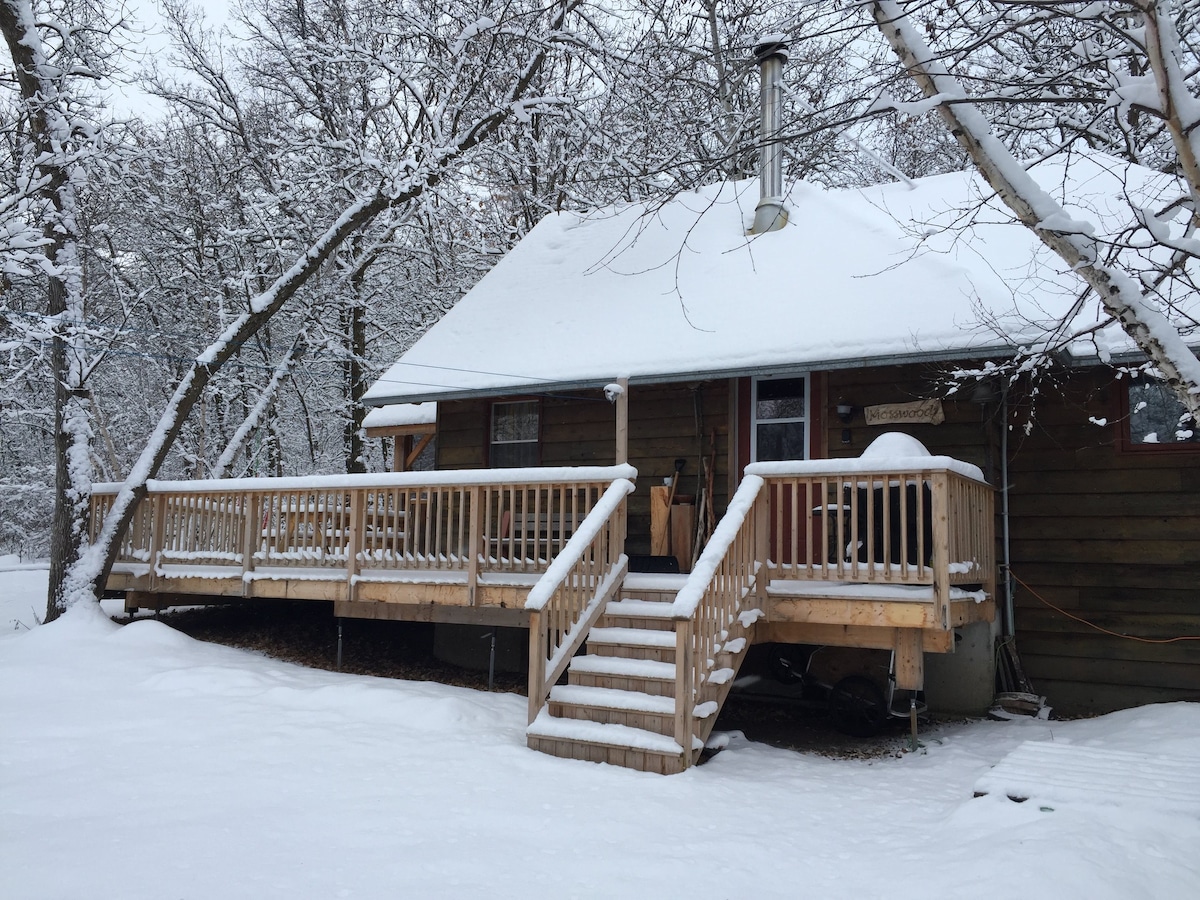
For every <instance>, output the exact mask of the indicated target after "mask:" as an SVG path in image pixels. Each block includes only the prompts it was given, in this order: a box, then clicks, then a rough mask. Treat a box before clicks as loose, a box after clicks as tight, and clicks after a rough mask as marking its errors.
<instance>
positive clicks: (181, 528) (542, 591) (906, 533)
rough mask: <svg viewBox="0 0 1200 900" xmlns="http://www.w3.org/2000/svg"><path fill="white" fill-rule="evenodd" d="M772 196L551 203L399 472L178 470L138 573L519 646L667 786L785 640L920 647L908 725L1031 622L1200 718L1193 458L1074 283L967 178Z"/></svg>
mask: <svg viewBox="0 0 1200 900" xmlns="http://www.w3.org/2000/svg"><path fill="white" fill-rule="evenodd" d="M770 54H771V51H770V48H767V51H766V53H765V54H763V55H765V56H766V57H767V58H768V59H769V57H770ZM769 127H770V126H769V124H768V123H764V133H770V132H769ZM765 155H766V154H764V156H765ZM1035 175H1036V177H1038V178H1039V179H1040V180H1041V182H1042V183H1043V184H1044V185H1045V186H1046V188H1047V190H1050V191H1052V192H1054V193H1055V194H1056V195H1058V197H1059V199H1060V200H1062V201H1064V202H1066V203H1067V204H1068V206H1069V207H1073V208H1078V209H1082V210H1084V211H1085V212H1086V213H1087V214H1088V215H1089V216H1090V217H1091V218H1092V219H1094V220H1097V221H1100V222H1102V223H1111V222H1113V221H1114V219H1115V213H1114V198H1124V197H1126V196H1129V195H1133V196H1142V197H1144V198H1145V202H1146V205H1150V204H1151V203H1152V201H1153V199H1154V196H1155V195H1156V192H1157V191H1160V190H1162V183H1161V182H1162V180H1161V179H1160V178H1159V177H1158V176H1156V175H1155V173H1152V172H1149V171H1147V170H1144V169H1140V168H1138V167H1134V166H1130V165H1127V164H1125V163H1122V162H1119V161H1117V160H1114V159H1110V158H1107V157H1103V156H1100V155H1098V154H1093V153H1082V154H1075V155H1073V156H1072V157H1071V158H1070V163H1069V165H1068V164H1066V163H1063V162H1061V161H1058V162H1050V163H1047V164H1044V165H1042V166H1040V167H1038V169H1037V170H1035ZM757 186H758V191H757V192H756V191H755V182H754V181H751V182H744V183H726V184H722V185H715V186H712V187H709V188H704V189H700V190H697V191H694V192H688V193H684V194H680V195H678V196H676V197H675V198H673V199H672V200H670V201H668V202H665V203H661V204H656V205H631V206H625V207H621V208H612V209H606V210H601V211H597V212H594V213H592V214H589V215H578V214H574V213H558V214H552V215H548V216H547V217H546V218H544V219H543V220H542V221H541V222H540V223H539V224H538V225H537V226H536V227H535V228H534V229H533V230H532V231H531V232H530V233H529V234H528V235H527V236H526V237H525V238H524V239H523V240H522V241H521V242H520V243H519V244H518V245H517V246H516V247H515V248H514V249H513V250H512V251H511V252H510V253H508V254H507V255H506V256H505V257H504V258H503V259H502V260H501V261H500V262H499V263H498V264H497V265H496V266H495V267H494V268H493V269H492V271H491V272H489V273H488V274H487V275H486V276H485V277H484V278H483V279H482V280H481V281H480V283H479V284H478V285H477V286H476V287H475V288H473V289H472V290H471V291H470V292H468V293H467V294H466V296H464V297H463V298H462V300H460V301H459V303H458V304H457V305H456V306H455V307H454V308H453V309H452V310H451V311H450V312H449V313H448V314H447V315H446V316H445V317H444V318H443V319H442V320H440V321H439V322H438V323H436V324H435V325H434V326H433V327H432V328H431V329H430V330H429V331H428V332H427V333H426V334H425V335H424V336H423V337H422V338H421V339H420V340H418V341H417V342H416V343H415V344H414V345H413V346H412V347H411V348H410V349H409V350H408V351H407V352H406V353H405V354H404V355H403V356H402V357H401V358H400V359H399V360H398V361H397V362H396V363H395V365H393V366H392V367H391V368H390V369H388V370H387V371H386V372H385V373H384V374H383V375H382V376H381V377H380V378H379V380H378V381H377V382H376V383H375V385H374V386H373V387H372V388H371V389H370V391H369V392H368V394H367V402H368V403H370V404H372V405H374V406H377V407H380V408H383V409H385V410H388V412H386V413H380V414H378V418H377V419H376V422H378V423H380V424H379V425H378V427H379V428H381V429H386V428H391V429H393V430H392V431H391V432H388V431H376V432H375V434H377V435H388V434H390V435H392V436H394V437H395V438H396V441H397V449H396V451H395V453H394V457H393V458H394V459H395V460H396V465H395V466H394V467H393V468H394V469H395V470H396V471H394V472H393V473H389V474H383V475H360V476H330V477H315V478H305V479H262V480H228V481H222V482H187V483H178V482H175V483H172V482H157V483H152V484H151V488H150V493H149V496H148V498H147V500H146V501H145V502H144V503H143V504H142V508H141V510H140V511H139V516H138V518H137V521H136V522H135V525H134V527H133V528H132V529H131V532H130V534H129V535H128V536H127V537H126V540H125V544H124V546H123V547H122V551H121V556H120V559H119V561H118V563H117V565H116V567H115V568H114V571H113V574H112V576H111V578H110V580H109V585H108V586H109V588H110V589H114V590H121V591H125V592H126V597H127V606H128V607H129V608H131V609H132V608H138V607H141V606H156V605H161V604H162V603H164V602H166V601H167V598H176V597H179V596H181V595H187V596H190V597H192V598H201V597H228V596H238V597H244V598H249V599H252V598H256V597H287V598H294V599H315V600H326V601H331V602H332V603H333V606H334V610H335V613H336V614H337V615H339V616H359V617H366V618H381V619H398V620H414V621H432V622H439V623H446V624H469V625H481V626H489V627H494V626H511V627H516V628H522V629H526V630H527V631H528V648H529V649H528V667H529V726H528V732H527V734H528V742H529V745H530V746H531V747H532V748H534V749H538V750H542V751H545V752H549V753H553V754H555V755H559V756H568V757H575V758H580V759H589V760H594V761H607V762H610V763H616V764H621V765H628V766H632V767H635V768H639V769H643V770H647V771H655V772H662V773H669V772H676V771H680V770H682V769H685V768H687V767H688V766H690V765H692V764H693V763H695V762H696V761H697V760H698V758H699V754H700V750H701V749H702V748H703V746H704V743H705V740H706V739H707V738H708V736H709V733H710V732H711V729H712V726H713V723H714V722H715V719H716V715H717V713H718V711H719V709H720V707H721V704H722V703H723V702H724V700H725V697H726V696H727V694H728V691H729V689H730V686H731V684H732V681H733V679H734V677H735V676H736V674H737V671H738V668H739V666H740V665H741V663H742V661H743V660H744V659H745V656H746V653H747V651H748V648H749V647H750V645H751V644H753V643H756V642H779V643H787V644H800V645H819V646H825V647H849V648H867V649H878V650H883V651H890V654H891V665H890V672H889V673H888V683H889V685H890V687H891V688H893V689H894V690H895V691H896V692H897V695H898V696H899V697H900V698H901V702H902V701H903V699H904V698H907V699H908V701H909V705H910V710H915V704H916V697H917V693H918V692H922V691H923V692H924V694H925V697H926V698H927V699H928V702H929V703H930V704H931V705H932V706H934V707H941V708H949V709H957V710H960V711H971V712H979V711H981V710H982V709H984V708H986V707H987V705H988V704H989V702H990V701H991V699H992V695H993V690H994V686H995V676H994V672H995V666H996V660H997V654H996V646H997V642H998V640H1000V641H1003V640H1006V639H1009V640H1010V639H1012V638H1013V636H1014V635H1015V640H1016V643H1017V645H1018V646H1019V647H1020V650H1021V656H1020V658H1021V660H1022V661H1023V664H1024V670H1025V675H1027V676H1028V678H1029V679H1030V680H1031V681H1032V682H1033V684H1034V685H1036V688H1037V690H1038V691H1039V692H1040V693H1043V694H1045V695H1046V696H1047V697H1048V698H1049V702H1050V703H1051V704H1052V705H1053V706H1054V707H1055V708H1057V709H1059V710H1060V711H1066V712H1073V713H1083V712H1096V711H1104V710H1111V709H1115V708H1120V707H1125V706H1130V705H1135V704H1139V703H1145V702H1152V701H1158V700H1169V699H1181V698H1196V697H1200V642H1198V641H1195V640H1177V638H1180V637H1188V636H1194V635H1198V634H1200V591H1198V588H1197V585H1198V584H1200V495H1198V492H1200V442H1198V441H1197V435H1196V434H1195V433H1194V431H1192V432H1189V431H1188V430H1187V429H1185V428H1183V427H1181V426H1180V425H1179V417H1178V410H1177V409H1176V406H1173V405H1172V399H1171V397H1170V396H1169V394H1167V393H1165V392H1164V391H1163V390H1162V388H1161V387H1160V386H1159V385H1157V384H1156V383H1154V382H1153V381H1150V380H1146V379H1145V378H1143V377H1138V376H1135V375H1133V374H1131V370H1132V369H1133V368H1136V366H1137V364H1138V362H1139V360H1140V357H1139V355H1138V353H1137V352H1136V349H1135V348H1133V347H1132V346H1131V345H1130V343H1129V342H1128V340H1127V339H1126V338H1125V337H1124V336H1123V334H1122V333H1121V332H1120V331H1119V330H1118V329H1116V328H1115V327H1114V326H1112V325H1111V324H1108V325H1105V324H1104V323H1103V319H1102V317H1100V315H1099V313H1098V312H1097V309H1096V306H1095V303H1094V302H1091V301H1089V300H1088V299H1087V298H1086V297H1083V298H1081V296H1080V283H1079V282H1078V281H1077V280H1076V278H1075V276H1073V275H1072V273H1070V272H1068V271H1065V268H1064V266H1063V265H1062V264H1061V262H1059V261H1058V260H1057V259H1056V258H1053V257H1051V256H1050V254H1049V252H1048V251H1046V250H1045V248H1043V247H1042V246H1041V245H1040V244H1039V243H1038V242H1037V240H1036V238H1034V237H1033V236H1032V235H1031V234H1030V233H1029V232H1027V231H1026V230H1024V229H1022V228H1021V227H1020V226H1018V225H1013V224H1009V222H1008V216H1007V215H1006V214H1005V213H1004V211H1003V210H1002V209H1000V208H999V207H998V206H997V204H996V201H994V199H991V198H990V194H989V192H988V190H987V188H986V185H984V184H982V182H980V181H979V180H978V179H977V178H976V177H975V176H974V175H972V174H971V173H952V174H949V175H942V176H936V177H933V178H927V179H922V180H920V181H918V182H913V183H910V184H891V185H881V186H877V187H874V188H870V189H863V190H842V191H837V190H826V189H823V188H821V187H819V186H816V185H811V184H803V183H800V184H795V185H792V186H791V187H790V188H788V189H786V191H785V190H784V188H783V186H782V183H781V181H780V180H779V179H778V177H777V175H773V174H772V173H770V172H769V171H765V172H764V174H763V175H762V176H761V177H760V178H759V179H758V180H757ZM1121 202H1122V203H1124V202H1125V201H1124V200H1123V199H1122V200H1121ZM1126 209H1127V206H1126ZM1121 224H1122V223H1121V222H1117V223H1116V224H1115V225H1113V226H1112V227H1114V228H1119V227H1120V226H1121ZM1191 302H1192V304H1193V306H1194V305H1195V304H1194V300H1192V301H1191ZM1195 312H1196V310H1195V309H1191V311H1190V314H1192V315H1194V314H1195ZM1181 313H1182V315H1183V317H1184V318H1186V315H1187V314H1189V311H1188V308H1187V307H1186V304H1184V306H1183V307H1181ZM1048 323H1049V324H1048ZM1060 323H1062V324H1060ZM1064 330H1065V331H1066V332H1069V333H1077V334H1078V335H1079V337H1078V339H1076V340H1068V341H1061V342H1060V346H1058V349H1057V352H1056V359H1057V363H1056V364H1055V365H1054V366H1053V367H1051V368H1050V369H1049V370H1047V371H1042V372H1038V373H1035V374H1030V375H1016V376H1014V375H1013V373H1012V370H1011V369H1009V368H1005V367H1004V365H1003V364H1004V363H1006V362H1009V361H1012V360H1014V359H1020V358H1023V357H1025V356H1027V355H1028V353H1029V350H1030V348H1035V349H1036V348H1038V347H1041V346H1044V345H1046V343H1047V342H1048V341H1050V340H1052V339H1054V338H1056V337H1061V334H1062V333H1064ZM1035 376H1036V377H1035ZM410 404H420V406H419V407H418V406H409V405H410ZM434 404H436V405H434ZM406 409H407V410H409V412H408V413H406V412H405V410H406ZM414 434H420V435H426V436H428V435H436V442H435V447H436V451H435V467H434V469H435V470H434V471H431V472H413V471H405V469H407V468H408V467H409V466H410V465H411V463H412V461H413V460H414V459H415V453H414V451H416V447H415V445H414V443H413V440H414V439H413V435H414ZM417 452H419V451H417ZM105 503H106V494H105V492H104V490H98V491H97V493H96V497H95V500H94V512H95V520H96V521H97V522H98V521H99V517H100V516H102V514H103V511H104V508H105ZM892 699H893V700H894V699H895V698H892ZM890 702H891V701H889V704H890ZM913 716H914V721H915V712H914V713H913Z"/></svg>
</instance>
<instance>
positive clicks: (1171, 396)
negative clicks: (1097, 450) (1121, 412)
mask: <svg viewBox="0 0 1200 900" xmlns="http://www.w3.org/2000/svg"><path fill="white" fill-rule="evenodd" d="M1128 384H1129V388H1128V390H1129V415H1128V416H1127V417H1126V419H1125V421H1126V422H1127V423H1128V427H1129V443H1130V444H1131V445H1133V446H1135V447H1154V446H1176V447H1179V446H1191V447H1197V445H1200V428H1197V427H1196V423H1195V422H1194V421H1193V420H1192V418H1191V417H1190V416H1188V415H1187V414H1186V413H1185V411H1184V408H1183V403H1182V402H1180V400H1179V398H1178V397H1176V396H1175V393H1174V392H1173V391H1172V390H1171V389H1170V388H1169V387H1167V386H1166V385H1165V384H1163V383H1162V382H1161V381H1158V380H1157V379H1155V378H1143V377H1138V378H1134V379H1133V380H1132V381H1130V382H1129V383H1128Z"/></svg>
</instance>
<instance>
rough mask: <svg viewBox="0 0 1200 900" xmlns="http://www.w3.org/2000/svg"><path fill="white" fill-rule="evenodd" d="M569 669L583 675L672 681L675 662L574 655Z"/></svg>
mask: <svg viewBox="0 0 1200 900" xmlns="http://www.w3.org/2000/svg"><path fill="white" fill-rule="evenodd" d="M571 671H572V672H578V673H580V674H584V675H617V676H620V677H622V678H643V679H647V680H651V679H652V680H656V681H672V682H673V681H674V680H675V664H674V663H669V662H659V661H658V660H655V659H628V658H626V657H624V656H596V655H593V654H587V655H586V656H576V657H575V658H574V659H573V660H571Z"/></svg>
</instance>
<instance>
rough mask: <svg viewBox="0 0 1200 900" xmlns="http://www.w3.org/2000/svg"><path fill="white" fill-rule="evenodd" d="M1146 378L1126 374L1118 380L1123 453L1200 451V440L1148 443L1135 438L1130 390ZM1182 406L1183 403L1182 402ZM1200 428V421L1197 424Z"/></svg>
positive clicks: (1121, 448) (1120, 446) (1118, 434)
mask: <svg viewBox="0 0 1200 900" xmlns="http://www.w3.org/2000/svg"><path fill="white" fill-rule="evenodd" d="M1142 380H1150V379H1146V378H1145V377H1144V376H1141V375H1132V376H1125V377H1123V378H1120V379H1118V380H1117V401H1118V402H1117V405H1118V426H1119V427H1118V431H1117V447H1118V449H1119V450H1120V451H1121V452H1122V453H1158V454H1163V453H1185V454H1187V453H1190V454H1197V453H1200V440H1197V441H1160V442H1157V443H1146V442H1145V441H1135V440H1134V439H1133V406H1132V404H1131V403H1130V397H1129V391H1130V388H1132V387H1133V386H1134V385H1135V384H1136V383H1137V382H1139V381H1142ZM1180 405H1181V406H1182V404H1180ZM1197 428H1198V429H1200V423H1198V424H1197Z"/></svg>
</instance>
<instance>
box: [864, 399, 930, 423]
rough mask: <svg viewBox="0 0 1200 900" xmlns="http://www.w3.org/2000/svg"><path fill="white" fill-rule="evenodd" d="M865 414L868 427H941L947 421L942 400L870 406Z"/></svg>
mask: <svg viewBox="0 0 1200 900" xmlns="http://www.w3.org/2000/svg"><path fill="white" fill-rule="evenodd" d="M864 412H865V413H866V416H867V424H868V425H905V424H908V425H941V424H942V423H943V422H945V421H946V413H945V411H944V410H943V409H942V401H941V400H917V401H916V402H915V403H884V404H882V405H880V406H868V407H867V408H866V409H865V410H864Z"/></svg>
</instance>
